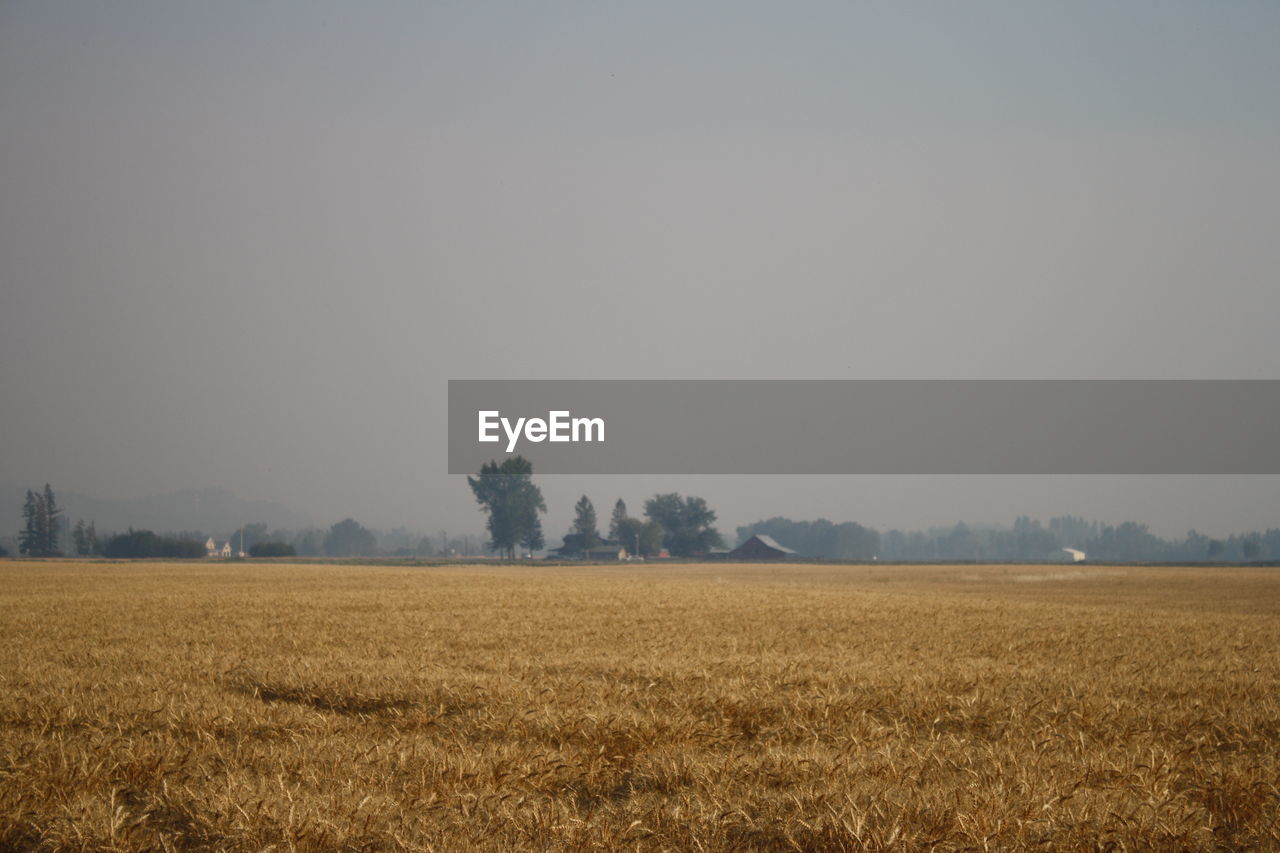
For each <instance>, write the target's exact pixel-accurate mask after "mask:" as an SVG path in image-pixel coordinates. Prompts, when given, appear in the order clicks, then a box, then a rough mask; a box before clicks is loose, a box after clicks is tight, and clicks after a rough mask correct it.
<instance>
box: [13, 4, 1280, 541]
mask: <svg viewBox="0 0 1280 853" xmlns="http://www.w3.org/2000/svg"><path fill="white" fill-rule="evenodd" d="M1278 38H1280V8H1277V7H1275V6H1271V5H1267V4H1250V5H1239V6H1232V7H1230V8H1223V7H1214V6H1209V5H1205V4H1196V3H1190V2H1185V3H1169V2H1160V3H1156V2H1147V3H1134V4H1127V5H1125V6H1123V7H1120V8H1117V7H1115V6H1114V5H1112V4H1104V3H1081V4H1071V5H1070V6H1069V7H1064V8H1031V7H1028V6H1026V5H1025V4H1016V3H990V4H984V5H982V6H981V7H974V6H966V7H963V8H960V7H954V8H952V7H947V6H943V5H939V6H936V7H932V8H929V9H928V11H927V12H925V11H922V10H921V7H916V8H915V9H909V8H907V7H906V6H904V5H901V4H873V5H870V6H866V5H863V6H858V7H857V8H851V7H846V6H844V5H842V4H826V3H815V4H811V5H806V6H804V7H802V8H795V7H784V6H777V5H769V4H729V3H718V4H717V3H712V4H704V5H700V6H698V7H697V8H696V9H689V8H687V7H686V6H684V5H683V4H636V5H635V6H624V7H608V8H606V7H591V6H586V5H581V4H567V3H544V4H537V5H536V6H529V7H524V8H521V7H518V6H511V7H503V8H502V9H501V11H497V10H495V8H494V7H483V6H478V5H470V4H449V5H445V4H430V5H428V4H421V5H418V4H407V5H403V4H378V5H373V6H369V5H362V6H361V7H359V9H356V8H355V7H351V6H349V5H346V4H339V3H325V2H321V3H309V4H305V5H303V4H294V5H291V4H272V5H269V6H266V7H263V6H261V5H260V4H252V3H235V2H233V3H218V4H209V5H183V6H175V5H173V4H165V3H158V2H157V3H146V2H124V3H114V4H111V5H110V6H109V7H107V6H104V5H102V4H93V3H87V2H66V3H59V4H47V3H36V2H8V3H5V4H4V5H3V6H2V7H0V114H3V115H4V116H5V121H4V123H3V125H0V300H2V302H0V400H2V401H3V404H2V405H0V435H2V436H3V441H0V484H15V485H24V486H25V485H37V484H42V483H44V482H46V481H50V482H52V483H54V484H55V486H57V487H58V488H60V489H67V490H72V491H75V492H79V493H82V494H87V495H91V496H94V497H98V498H104V499H105V498H118V497H126V498H129V497H140V496H144V495H150V494H156V493H163V492H169V491H173V490H179V489H188V488H199V487H205V486H221V487H225V488H226V489H229V490H230V491H232V492H234V493H236V494H237V495H239V496H240V497H243V498H251V499H262V500H269V501H274V502H278V503H280V504H283V505H284V506H287V507H288V508H289V509H290V510H292V511H293V512H295V513H298V514H301V515H306V516H309V517H310V518H312V519H314V520H315V521H316V522H317V523H328V522H330V521H334V520H337V519H339V518H342V517H344V516H347V515H355V516H357V517H359V518H360V519H361V520H363V521H366V522H368V523H372V524H377V525H382V526H391V525H396V524H404V525H408V526H411V527H415V528H423V529H429V530H434V529H439V528H448V529H456V530H479V529H480V526H481V524H482V518H481V517H480V515H479V514H478V513H477V512H476V509H475V506H474V503H473V501H472V499H471V495H470V493H469V491H468V489H467V487H466V485H465V482H464V481H463V479H462V478H461V477H450V476H448V475H447V474H446V473H445V471H446V460H445V433H444V427H445V408H444V396H445V383H446V380H448V379H449V378H531V379H537V378H730V379H732V378H1155V379H1162V378H1274V377H1277V376H1280V343H1277V336H1276V335H1275V331H1274V325H1275V317H1276V316H1277V314H1278V310H1277V309H1280V291H1278V290H1277V288H1276V281H1277V272H1280V243H1278V242H1277V241H1276V240H1275V239H1274V235H1273V233H1272V232H1273V231H1274V223H1275V222H1276V221H1280V111H1278V110H1277V109H1276V108H1275V99H1274V86H1275V81H1276V80H1277V79H1280V54H1278V53H1277V52H1276V51H1275V49H1274V46H1275V44H1276V43H1277V39H1278ZM1064 416H1070V414H1069V413H1064ZM1224 416H1226V415H1224ZM1159 426H1160V425H1159V424H1153V425H1152V429H1159ZM539 484H540V485H541V487H542V488H543V491H544V493H545V495H546V499H547V504H548V507H549V510H550V512H549V514H548V517H547V519H546V522H545V527H546V530H547V532H548V538H549V539H555V538H558V535H559V534H560V533H561V532H562V531H563V530H564V529H565V528H566V527H567V525H568V522H569V519H570V515H571V508H572V505H573V502H574V500H576V498H577V497H578V496H579V495H581V494H582V493H583V492H586V493H588V494H590V495H591V497H592V498H593V499H594V501H595V502H596V505H597V506H598V507H608V506H609V505H611V504H612V502H613V500H614V499H615V498H617V497H619V496H621V497H624V498H626V500H627V501H628V502H629V503H631V504H633V505H639V504H640V503H641V502H642V501H643V499H644V498H645V497H648V496H650V495H652V494H653V493H655V492H658V491H680V492H683V493H692V494H698V495H702V496H705V497H706V498H707V500H708V503H709V504H710V505H711V506H712V507H713V508H715V509H716V510H717V511H718V512H719V514H720V519H721V524H720V527H721V530H722V531H725V532H729V531H732V530H733V528H734V527H735V526H736V525H739V524H744V523H747V522H750V521H754V520H756V519H759V518H766V517H769V516H773V515H778V514H782V515H787V516H790V517H793V518H813V517H817V516H827V517H830V518H833V519H835V520H837V521H843V520H847V519H852V520H857V521H859V522H861V523H863V524H866V525H869V526H873V527H878V528H881V529H884V528H888V527H893V526H896V527H923V526H928V525H933V524H950V523H954V522H955V521H957V520H959V519H964V520H967V521H1009V520H1011V519H1012V517H1013V516H1014V515H1017V514H1028V515H1032V516H1036V517H1040V518H1048V517H1049V516H1051V515H1058V514H1067V513H1072V514H1077V515H1084V516H1087V517H1090V518H1103V519H1108V520H1112V521H1119V520H1123V519H1135V520H1138V521H1145V522H1150V523H1151V525H1152V529H1153V530H1154V531H1156V532H1157V533H1160V534H1162V535H1177V534H1181V533H1183V532H1185V531H1186V529H1187V528H1188V527H1193V526H1194V527H1196V528H1197V529H1199V530H1201V531H1202V532H1207V533H1209V534H1213V535H1222V534H1225V533H1228V532H1231V531H1239V530H1248V529H1263V528H1267V527H1275V526H1277V519H1276V516H1275V508H1276V507H1277V506H1280V478H1276V477H1236V478H1229V477H1203V478H1191V477H1151V478H1118V477H1054V478H1048V477H986V478H936V477H907V478H878V477H877V478H872V477H859V478H854V477H839V478H837V477H832V478H800V477H769V478H763V477H760V478H742V477H718V478H713V477H707V478H671V477H661V478H658V477H653V478H647V477H627V478H621V477H619V478H609V477H554V478H552V477H543V478H539ZM246 520H249V519H246ZM17 523H18V519H17V518H12V519H9V520H7V521H4V520H0V530H3V531H5V532H8V531H9V529H10V528H12V527H13V526H15V525H16V524H17ZM553 544H554V543H553Z"/></svg>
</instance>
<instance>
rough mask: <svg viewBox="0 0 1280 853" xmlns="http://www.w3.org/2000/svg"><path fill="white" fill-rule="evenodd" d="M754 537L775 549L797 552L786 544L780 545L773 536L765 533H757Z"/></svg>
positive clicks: (790, 552) (788, 552)
mask: <svg viewBox="0 0 1280 853" xmlns="http://www.w3.org/2000/svg"><path fill="white" fill-rule="evenodd" d="M753 538H755V539H758V540H760V541H761V542H762V543H764V544H765V545H768V546H769V547H770V548H773V549H774V550H775V551H781V552H782V553H784V554H794V553H795V551H793V550H791V549H790V548H788V547H787V546H786V545H779V544H778V541H777V540H776V539H774V538H773V537H772V536H766V535H764V534H763V533H757V534H756V535H755V536H754V537H753ZM748 541H750V540H748Z"/></svg>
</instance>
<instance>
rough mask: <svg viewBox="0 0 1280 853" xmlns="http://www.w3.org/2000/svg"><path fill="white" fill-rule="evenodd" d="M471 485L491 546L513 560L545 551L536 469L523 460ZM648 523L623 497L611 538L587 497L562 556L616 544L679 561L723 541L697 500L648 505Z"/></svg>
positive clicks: (496, 466) (676, 498) (670, 498)
mask: <svg viewBox="0 0 1280 853" xmlns="http://www.w3.org/2000/svg"><path fill="white" fill-rule="evenodd" d="M467 485H469V486H470V487H471V492H472V494H473V495H474V496H475V499H476V503H477V504H479V505H480V509H481V510H482V511H483V512H484V513H485V514H486V515H487V516H488V519H487V521H486V524H485V529H486V530H488V532H489V547H490V548H492V549H493V550H495V551H497V552H499V553H501V554H503V555H504V556H506V557H507V558H509V559H514V558H515V556H516V549H517V548H519V549H520V552H521V553H529V554H531V553H532V552H534V551H536V550H538V549H540V548H543V547H545V545H546V543H545V541H544V537H543V533H542V519H541V517H540V516H541V514H542V513H545V512H546V511H547V506H546V502H545V501H544V500H543V497H542V490H541V489H539V488H538V487H537V486H536V485H534V483H533V464H532V463H530V462H529V460H527V459H525V458H524V457H523V456H514V457H511V458H510V459H506V460H504V461H503V462H497V461H496V460H495V461H490V462H488V463H486V464H485V465H483V466H481V468H480V473H479V475H478V476H475V477H467ZM644 514H645V519H646V520H644V521H642V520H640V519H638V518H632V517H631V516H630V515H629V514H628V513H627V505H626V503H625V502H623V500H622V499H621V498H619V499H618V502H617V503H616V504H614V507H613V515H612V517H611V518H610V521H609V537H608V539H605V538H604V537H602V536H601V535H600V528H599V521H598V518H597V516H596V509H595V506H594V505H593V504H592V503H591V499H590V498H588V497H587V496H586V495H583V496H582V498H581V499H580V500H579V501H578V502H577V504H576V505H575V506H574V520H573V525H572V527H570V529H569V532H568V533H566V534H565V537H564V544H563V545H561V546H560V547H559V548H557V549H556V551H558V552H559V553H560V554H561V555H565V556H570V555H575V556H576V555H580V554H582V553H584V552H586V551H589V550H590V549H592V548H596V547H598V546H600V545H617V546H618V547H620V548H626V549H627V550H628V551H631V552H632V553H639V554H641V555H644V556H653V555H656V554H657V553H659V551H661V550H662V549H663V548H665V549H666V550H667V552H668V553H670V554H672V555H674V556H690V555H693V554H705V553H706V552H708V551H710V550H711V549H712V548H717V547H720V546H721V545H723V544H724V540H723V539H722V538H721V537H720V533H719V532H718V531H717V530H716V529H715V526H714V525H715V520H716V514H715V512H714V511H712V510H711V509H710V508H709V507H708V506H707V502H706V501H705V500H703V499H702V498H697V497H681V496H680V495H678V494H676V493H674V492H672V493H670V494H664V495H654V496H653V497H652V498H650V499H649V500H647V501H645V505H644Z"/></svg>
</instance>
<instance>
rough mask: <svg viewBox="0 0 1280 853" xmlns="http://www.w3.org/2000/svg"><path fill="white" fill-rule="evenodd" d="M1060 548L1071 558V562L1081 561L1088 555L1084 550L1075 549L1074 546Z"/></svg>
mask: <svg viewBox="0 0 1280 853" xmlns="http://www.w3.org/2000/svg"><path fill="white" fill-rule="evenodd" d="M1062 550H1063V551H1065V552H1066V553H1067V556H1068V557H1070V558H1071V562H1073V563H1080V562H1083V561H1084V558H1085V557H1086V556H1088V555H1086V554H1085V552H1084V551H1077V550H1076V549H1075V548H1063V549H1062Z"/></svg>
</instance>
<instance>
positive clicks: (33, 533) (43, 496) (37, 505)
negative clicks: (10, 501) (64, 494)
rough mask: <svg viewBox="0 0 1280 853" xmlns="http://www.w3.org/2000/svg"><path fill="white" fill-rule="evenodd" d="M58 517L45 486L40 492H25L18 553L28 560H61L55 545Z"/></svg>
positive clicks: (49, 491)
mask: <svg viewBox="0 0 1280 853" xmlns="http://www.w3.org/2000/svg"><path fill="white" fill-rule="evenodd" d="M61 516H62V510H61V509H59V508H58V501H57V498H56V497H55V496H54V494H53V489H52V488H51V487H50V486H49V484H48V483H45V484H44V491H39V492H34V491H32V490H31V489H27V497H26V500H25V501H24V502H23V504H22V519H23V526H22V532H21V533H19V534H18V551H19V553H21V554H25V555H26V556H28V557H58V556H61V554H62V549H61V548H60V547H59V544H58V539H59V527H60V525H61V522H62V519H61Z"/></svg>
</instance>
